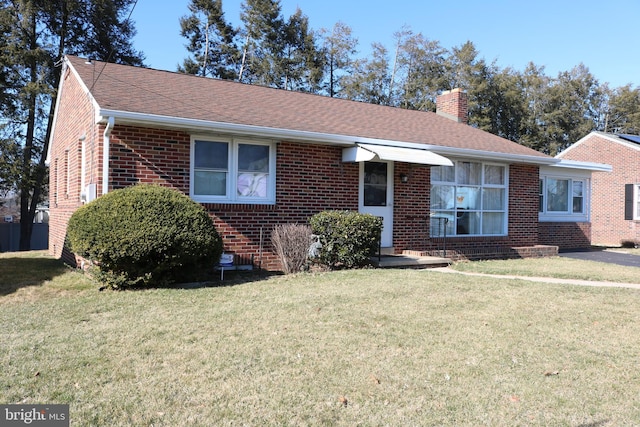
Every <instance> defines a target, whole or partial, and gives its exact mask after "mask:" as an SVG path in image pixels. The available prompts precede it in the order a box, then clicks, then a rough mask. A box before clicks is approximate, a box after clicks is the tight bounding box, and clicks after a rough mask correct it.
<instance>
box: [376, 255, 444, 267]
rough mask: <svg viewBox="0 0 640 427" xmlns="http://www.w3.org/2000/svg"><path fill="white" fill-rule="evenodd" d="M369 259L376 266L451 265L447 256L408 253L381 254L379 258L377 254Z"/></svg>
mask: <svg viewBox="0 0 640 427" xmlns="http://www.w3.org/2000/svg"><path fill="white" fill-rule="evenodd" d="M371 261H372V262H373V265H374V266H375V267H378V268H436V267H447V266H449V265H451V260H450V259H449V258H440V257H434V256H418V255H409V254H396V255H385V254H383V255H382V256H381V257H380V258H379V259H378V257H377V256H376V257H373V258H372V260H371Z"/></svg>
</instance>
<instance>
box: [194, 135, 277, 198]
mask: <svg viewBox="0 0 640 427" xmlns="http://www.w3.org/2000/svg"><path fill="white" fill-rule="evenodd" d="M190 187H191V188H190V193H191V197H192V198H193V199H194V200H196V201H198V202H204V203H239V204H240V203H260V204H273V203H275V146H274V144H273V143H268V142H259V141H252V140H242V139H231V138H228V139H225V138H194V139H193V141H192V143H191V186H190Z"/></svg>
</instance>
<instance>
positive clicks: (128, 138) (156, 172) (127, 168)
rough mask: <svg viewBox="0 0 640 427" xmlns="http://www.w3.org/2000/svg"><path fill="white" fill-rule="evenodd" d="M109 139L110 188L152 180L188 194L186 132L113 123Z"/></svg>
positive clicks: (188, 140)
mask: <svg viewBox="0 0 640 427" xmlns="http://www.w3.org/2000/svg"><path fill="white" fill-rule="evenodd" d="M110 140H111V142H110V156H109V167H110V169H111V171H110V174H109V190H110V191H111V190H115V189H118V188H123V187H127V186H129V185H133V184H137V183H146V184H151V183H153V184H161V185H166V186H168V187H171V188H175V189H176V190H179V191H181V192H183V193H185V194H189V150H190V141H191V139H190V136H189V134H187V133H185V132H180V131H174V130H165V129H150V128H139V127H132V126H120V125H116V126H115V127H114V129H113V131H112V132H111V138H110Z"/></svg>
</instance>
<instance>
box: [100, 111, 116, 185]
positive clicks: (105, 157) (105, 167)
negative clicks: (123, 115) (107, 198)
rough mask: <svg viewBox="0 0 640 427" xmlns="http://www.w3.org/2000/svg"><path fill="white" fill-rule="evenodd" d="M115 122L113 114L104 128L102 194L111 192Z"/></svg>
mask: <svg viewBox="0 0 640 427" xmlns="http://www.w3.org/2000/svg"><path fill="white" fill-rule="evenodd" d="M115 123H116V119H114V118H113V116H111V117H109V118H108V119H107V126H106V127H105V128H104V139H103V140H102V142H103V148H102V194H107V193H108V192H109V145H110V142H111V141H110V138H111V131H112V130H113V125H115Z"/></svg>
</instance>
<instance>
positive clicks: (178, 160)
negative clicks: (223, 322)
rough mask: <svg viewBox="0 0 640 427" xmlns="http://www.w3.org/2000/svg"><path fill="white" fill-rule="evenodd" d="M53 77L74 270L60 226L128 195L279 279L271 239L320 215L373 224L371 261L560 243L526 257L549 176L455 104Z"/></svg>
mask: <svg viewBox="0 0 640 427" xmlns="http://www.w3.org/2000/svg"><path fill="white" fill-rule="evenodd" d="M63 63H64V69H63V71H62V79H61V84H60V87H59V94H58V101H57V105H56V113H55V120H54V129H53V133H52V138H51V141H50V148H49V153H48V155H47V158H48V164H49V166H50V179H51V181H50V194H51V196H50V198H51V203H50V209H51V218H50V252H51V253H52V254H53V255H55V256H57V257H60V256H65V257H66V258H67V259H69V260H73V256H72V254H69V253H67V252H65V249H64V241H65V233H66V225H67V222H68V220H69V217H70V216H71V214H72V213H73V212H74V211H75V210H76V209H77V208H78V207H79V206H81V204H82V203H85V202H87V201H91V200H93V199H94V198H95V197H99V196H100V195H101V194H105V193H107V192H108V191H111V190H114V189H118V188H122V187H125V186H128V185H133V184H135V183H139V182H148V183H158V184H161V185H166V186H169V187H172V188H175V189H177V190H179V191H182V192H184V193H185V194H188V195H189V196H190V197H191V198H192V199H193V200H195V201H197V202H199V203H201V204H202V205H203V206H204V208H205V209H206V210H207V212H209V214H210V215H211V217H212V218H213V220H214V222H215V225H216V227H217V229H218V230H219V231H220V233H221V235H222V237H223V241H224V247H225V250H226V251H229V252H234V253H236V254H239V255H247V256H248V255H254V260H255V262H256V264H259V265H260V266H261V267H263V268H267V269H278V268H279V263H278V260H277V257H276V256H275V254H274V253H273V251H272V250H271V247H270V233H271V230H272V229H273V227H274V226H275V225H277V224H284V223H306V222H307V221H308V220H309V218H310V217H311V216H312V215H314V214H315V213H318V212H320V211H323V210H327V209H348V210H357V211H360V212H365V213H371V214H374V215H377V216H381V217H383V221H384V229H383V235H382V246H383V247H384V248H385V250H386V251H390V252H393V253H403V252H406V251H410V252H411V253H421V254H434V253H438V254H439V253H440V252H439V251H440V250H441V249H442V248H443V246H444V244H446V248H447V255H448V256H449V257H452V258H478V257H504V256H531V255H536V256H539V255H551V254H555V253H556V252H557V243H558V242H553V241H551V240H548V239H547V240H546V241H545V244H546V245H550V246H540V245H539V243H540V239H539V233H540V230H539V224H538V216H539V213H538V206H539V196H540V195H539V187H538V182H539V177H540V175H539V173H540V168H541V167H544V168H554V167H556V166H559V165H561V163H562V162H561V161H560V160H558V159H555V158H553V157H550V156H547V155H545V154H542V153H539V152H537V151H534V150H532V149H530V148H527V147H524V146H522V145H519V144H516V143H514V142H511V141H508V140H506V139H503V138H500V137H498V136H495V135H492V134H490V133H488V132H484V131H481V130H479V129H476V128H474V127H472V126H469V125H467V124H466V115H467V112H466V94H465V93H464V92H462V91H459V90H453V91H450V92H446V93H444V94H443V95H442V96H440V97H439V98H438V104H439V111H438V114H434V113H431V112H421V111H411V110H404V109H398V108H392V107H384V106H380V105H373V104H366V103H361V102H354V101H348V100H343V99H336V98H329V97H324V96H318V95H312V94H304V93H298V92H291V91H284V90H277V89H272V88H266V87H261V86H252V85H246V84H240V83H235V82H229V81H222V80H216V79H209V78H202V77H194V76H190V75H186V74H180V73H172V72H167V71H159V70H153V69H146V68H139V67H130V66H123V65H116V64H106V63H102V62H95V61H94V62H88V61H87V62H85V60H83V59H81V58H78V57H74V56H68V57H66V58H65V60H64V62H63ZM445 105H448V107H445ZM450 118H453V119H454V120H450ZM573 166H574V167H576V168H577V169H578V170H579V169H580V166H579V165H577V164H576V165H573ZM587 171H588V169H587ZM587 174H590V172H587Z"/></svg>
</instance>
